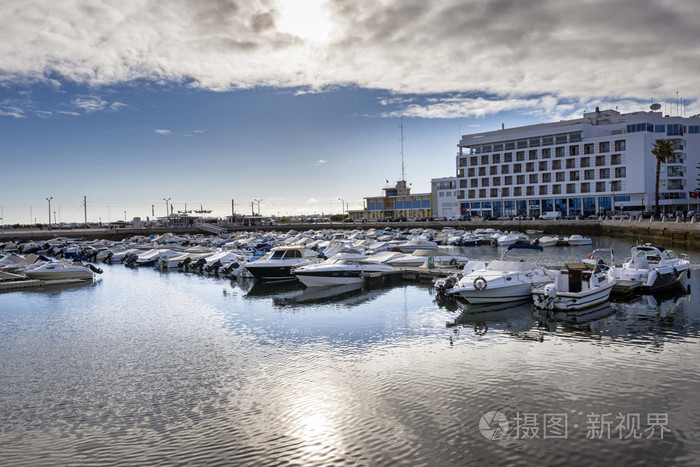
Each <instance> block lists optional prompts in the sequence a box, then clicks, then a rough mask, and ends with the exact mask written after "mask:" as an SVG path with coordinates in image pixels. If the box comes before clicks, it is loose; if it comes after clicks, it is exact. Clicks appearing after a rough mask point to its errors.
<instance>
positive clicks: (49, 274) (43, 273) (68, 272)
mask: <svg viewBox="0 0 700 467" xmlns="http://www.w3.org/2000/svg"><path fill="white" fill-rule="evenodd" d="M97 271H99V272H102V271H101V270H99V269H97V268H90V267H88V266H84V265H82V264H77V263H70V262H65V261H59V262H49V263H45V264H42V265H40V266H37V267H35V268H33V269H28V270H27V271H25V272H24V274H25V275H26V276H27V277H29V278H30V279H40V280H45V281H56V280H65V279H79V280H92V279H94V277H95V272H97Z"/></svg>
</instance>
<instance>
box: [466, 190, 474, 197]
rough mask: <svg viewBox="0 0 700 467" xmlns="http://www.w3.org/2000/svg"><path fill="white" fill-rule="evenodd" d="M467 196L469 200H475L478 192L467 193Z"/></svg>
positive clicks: (470, 191)
mask: <svg viewBox="0 0 700 467" xmlns="http://www.w3.org/2000/svg"><path fill="white" fill-rule="evenodd" d="M467 196H468V197H469V199H474V197H475V196H476V190H469V191H468V192H467Z"/></svg>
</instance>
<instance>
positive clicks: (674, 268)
mask: <svg viewBox="0 0 700 467" xmlns="http://www.w3.org/2000/svg"><path fill="white" fill-rule="evenodd" d="M673 274H675V275H676V277H678V276H680V275H681V274H680V273H679V272H678V269H676V267H675V266H674V267H673Z"/></svg>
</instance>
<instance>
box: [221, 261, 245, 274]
mask: <svg viewBox="0 0 700 467" xmlns="http://www.w3.org/2000/svg"><path fill="white" fill-rule="evenodd" d="M240 267H241V265H240V264H238V263H237V262H235V261H234V262H233V263H231V264H229V265H228V266H226V267H225V268H224V269H222V270H221V272H222V273H224V274H231V272H233V271H235V270H236V269H238V268H240Z"/></svg>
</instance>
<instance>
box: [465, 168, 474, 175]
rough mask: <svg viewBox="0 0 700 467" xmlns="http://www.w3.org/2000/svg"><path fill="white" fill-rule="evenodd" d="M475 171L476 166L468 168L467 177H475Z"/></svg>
mask: <svg viewBox="0 0 700 467" xmlns="http://www.w3.org/2000/svg"><path fill="white" fill-rule="evenodd" d="M474 173H475V172H474V167H472V168H471V169H467V177H473V176H474Z"/></svg>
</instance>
